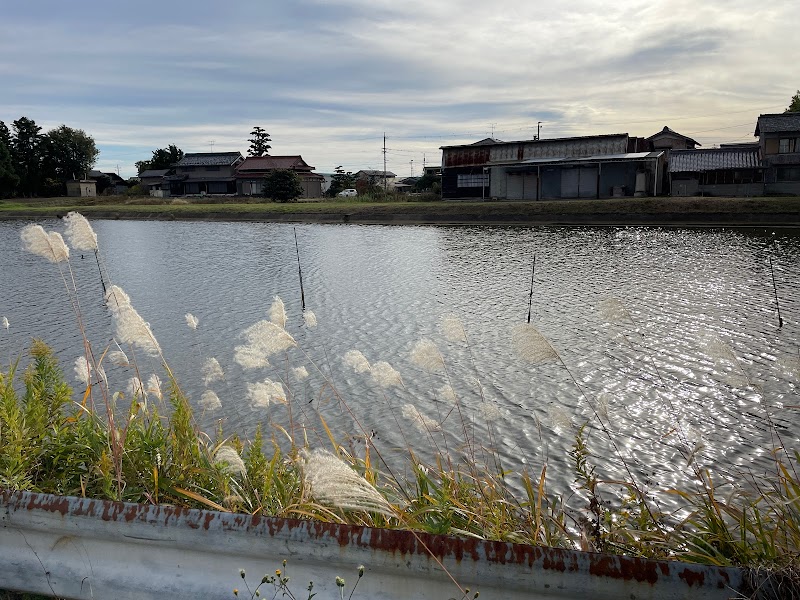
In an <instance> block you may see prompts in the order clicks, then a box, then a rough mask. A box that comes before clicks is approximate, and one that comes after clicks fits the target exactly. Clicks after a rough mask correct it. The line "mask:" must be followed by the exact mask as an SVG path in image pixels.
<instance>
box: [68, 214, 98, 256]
mask: <svg viewBox="0 0 800 600" xmlns="http://www.w3.org/2000/svg"><path fill="white" fill-rule="evenodd" d="M64 223H66V226H67V229H66V234H67V239H68V240H69V243H70V245H71V246H72V247H73V248H74V249H75V250H97V234H96V233H95V232H94V229H92V226H91V225H89V221H87V220H86V217H84V216H83V215H82V214H80V213H79V212H74V211H73V212H69V213H67V216H66V217H64Z"/></svg>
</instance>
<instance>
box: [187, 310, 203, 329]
mask: <svg viewBox="0 0 800 600" xmlns="http://www.w3.org/2000/svg"><path fill="white" fill-rule="evenodd" d="M184 318H185V319H186V324H187V325H188V326H189V329H197V324H198V323H199V322H200V319H198V318H197V317H195V316H194V315H193V314H192V313H186V315H184Z"/></svg>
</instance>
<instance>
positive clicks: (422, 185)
mask: <svg viewBox="0 0 800 600" xmlns="http://www.w3.org/2000/svg"><path fill="white" fill-rule="evenodd" d="M439 179H440V178H439V177H437V176H436V175H431V174H430V173H427V174H425V175H423V176H422V177H420V178H419V179H417V180H416V181H415V182H414V191H416V192H426V191H428V190H431V189H433V185H434V184H435V183H437V182H438V181H439Z"/></svg>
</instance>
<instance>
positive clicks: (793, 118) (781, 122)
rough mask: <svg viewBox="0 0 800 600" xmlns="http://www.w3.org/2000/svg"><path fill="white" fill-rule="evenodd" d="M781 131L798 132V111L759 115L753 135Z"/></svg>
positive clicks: (799, 123)
mask: <svg viewBox="0 0 800 600" xmlns="http://www.w3.org/2000/svg"><path fill="white" fill-rule="evenodd" d="M783 132H787V133H788V132H800V112H789V113H780V114H773V115H759V117H758V123H756V131H755V133H754V134H753V135H756V136H760V135H761V134H763V133H783Z"/></svg>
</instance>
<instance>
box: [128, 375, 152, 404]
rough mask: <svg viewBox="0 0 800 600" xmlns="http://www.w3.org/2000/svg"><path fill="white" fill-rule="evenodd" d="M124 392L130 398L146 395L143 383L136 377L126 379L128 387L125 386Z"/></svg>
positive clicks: (143, 397) (144, 396)
mask: <svg viewBox="0 0 800 600" xmlns="http://www.w3.org/2000/svg"><path fill="white" fill-rule="evenodd" d="M126 394H127V395H128V396H130V397H131V398H142V399H145V398H146V397H147V391H146V390H145V388H144V384H143V383H142V380H141V379H139V378H138V377H131V378H130V379H128V387H127V388H126Z"/></svg>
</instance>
